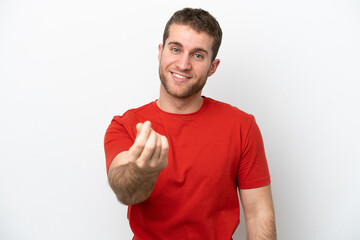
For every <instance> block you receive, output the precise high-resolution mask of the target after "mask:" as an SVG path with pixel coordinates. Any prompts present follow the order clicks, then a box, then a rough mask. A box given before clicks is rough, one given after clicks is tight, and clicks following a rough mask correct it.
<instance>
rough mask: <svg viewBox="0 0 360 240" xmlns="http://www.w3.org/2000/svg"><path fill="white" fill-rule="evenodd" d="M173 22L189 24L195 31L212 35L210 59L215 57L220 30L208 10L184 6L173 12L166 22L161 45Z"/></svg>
mask: <svg viewBox="0 0 360 240" xmlns="http://www.w3.org/2000/svg"><path fill="white" fill-rule="evenodd" d="M173 23H177V24H184V25H189V26H190V27H191V28H193V29H194V30H195V31H198V32H206V33H207V34H209V35H210V36H212V37H214V42H213V46H212V51H213V55H212V60H214V59H215V58H216V55H217V53H218V51H219V48H220V45H221V38H222V31H221V28H220V25H219V23H218V22H217V21H216V19H215V18H214V17H213V16H212V15H211V14H210V13H209V12H207V11H205V10H203V9H200V8H199V9H194V8H184V9H182V10H179V11H177V12H175V13H174V15H172V17H171V18H170V19H169V21H168V22H167V23H166V26H165V30H164V34H163V45H165V41H166V39H167V38H168V37H169V28H170V26H171V24H173Z"/></svg>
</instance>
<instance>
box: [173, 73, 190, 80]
mask: <svg viewBox="0 0 360 240" xmlns="http://www.w3.org/2000/svg"><path fill="white" fill-rule="evenodd" d="M171 74H172V75H173V76H174V77H175V78H177V79H180V80H186V79H189V78H190V77H187V76H184V75H180V74H178V73H174V72H171Z"/></svg>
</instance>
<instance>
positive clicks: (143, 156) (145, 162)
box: [129, 121, 169, 171]
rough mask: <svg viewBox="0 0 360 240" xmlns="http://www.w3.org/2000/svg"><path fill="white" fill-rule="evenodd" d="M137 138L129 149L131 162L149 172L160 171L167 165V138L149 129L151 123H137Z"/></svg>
mask: <svg viewBox="0 0 360 240" xmlns="http://www.w3.org/2000/svg"><path fill="white" fill-rule="evenodd" d="M136 131H137V136H136V139H135V142H134V144H133V146H131V148H130V149H129V152H130V155H131V158H132V161H134V162H136V164H137V165H138V166H139V167H140V168H142V169H147V170H151V171H158V170H162V169H163V168H165V167H166V165H167V153H168V150H169V144H168V141H167V138H166V137H165V136H162V135H160V134H158V133H157V132H155V131H154V130H153V129H151V123H150V122H149V121H146V122H145V123H143V124H142V123H138V124H137V125H136Z"/></svg>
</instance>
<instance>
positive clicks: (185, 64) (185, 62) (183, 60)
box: [176, 54, 191, 71]
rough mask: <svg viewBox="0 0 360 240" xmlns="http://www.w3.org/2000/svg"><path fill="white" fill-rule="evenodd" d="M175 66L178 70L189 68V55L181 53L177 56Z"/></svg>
mask: <svg viewBox="0 0 360 240" xmlns="http://www.w3.org/2000/svg"><path fill="white" fill-rule="evenodd" d="M176 66H177V67H178V68H179V70H182V71H186V70H190V69H191V62H190V56H189V55H188V54H182V55H181V56H179V59H178V61H177V62H176Z"/></svg>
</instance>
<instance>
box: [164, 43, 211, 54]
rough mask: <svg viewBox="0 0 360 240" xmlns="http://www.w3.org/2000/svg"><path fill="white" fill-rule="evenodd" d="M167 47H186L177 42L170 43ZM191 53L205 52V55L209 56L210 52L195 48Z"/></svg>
mask: <svg viewBox="0 0 360 240" xmlns="http://www.w3.org/2000/svg"><path fill="white" fill-rule="evenodd" d="M167 45H176V46H179V47H184V46H183V45H182V44H181V43H179V42H176V41H172V42H168V44H167ZM191 52H203V53H205V54H209V53H208V51H206V50H205V49H203V48H194V49H192V50H191Z"/></svg>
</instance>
